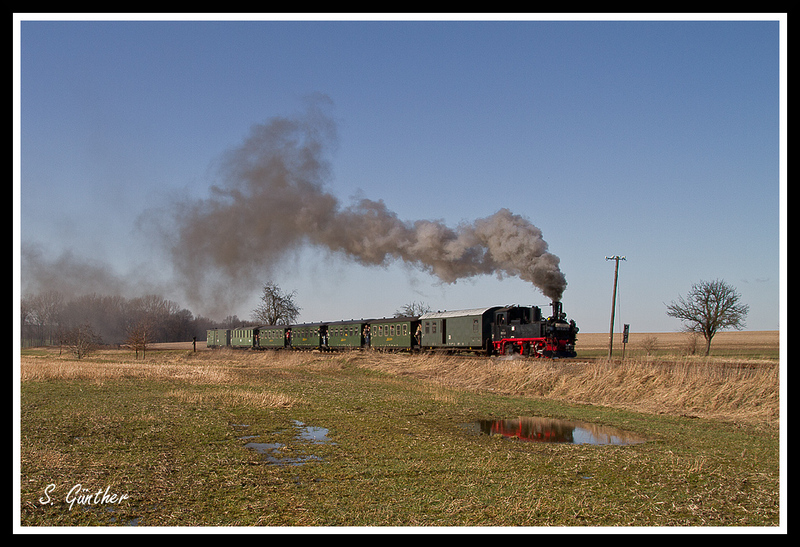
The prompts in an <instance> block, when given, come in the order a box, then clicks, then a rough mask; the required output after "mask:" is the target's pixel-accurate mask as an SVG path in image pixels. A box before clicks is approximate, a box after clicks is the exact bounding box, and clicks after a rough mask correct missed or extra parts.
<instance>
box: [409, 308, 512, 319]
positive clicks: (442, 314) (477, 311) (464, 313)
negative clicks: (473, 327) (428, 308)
mask: <svg viewBox="0 0 800 547" xmlns="http://www.w3.org/2000/svg"><path fill="white" fill-rule="evenodd" d="M497 309H500V306H491V307H489V308H473V309H470V310H454V311H439V312H435V313H426V314H424V315H421V316H420V319H422V320H424V319H447V318H449V317H469V316H473V315H483V314H484V313H486V312H487V311H491V310H497Z"/></svg>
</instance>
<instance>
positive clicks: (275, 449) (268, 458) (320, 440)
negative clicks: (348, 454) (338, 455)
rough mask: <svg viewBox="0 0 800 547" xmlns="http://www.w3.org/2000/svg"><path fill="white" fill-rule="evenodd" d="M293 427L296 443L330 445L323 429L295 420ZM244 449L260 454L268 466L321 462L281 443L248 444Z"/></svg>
mask: <svg viewBox="0 0 800 547" xmlns="http://www.w3.org/2000/svg"><path fill="white" fill-rule="evenodd" d="M294 425H295V429H297V434H296V435H295V439H296V440H298V441H301V442H306V443H311V444H325V443H331V440H330V439H329V438H328V430H327V429H325V428H324V427H313V426H306V425H305V424H304V423H303V422H299V421H297V420H294ZM255 437H257V435H249V436H247V437H239V438H240V439H243V440H244V439H250V438H255ZM331 444H335V443H331ZM244 447H245V448H249V449H251V450H255V451H256V452H257V453H259V454H262V455H263V458H262V459H263V460H264V461H265V462H266V463H268V464H270V465H302V464H304V463H306V462H309V461H321V460H322V458H320V457H319V456H315V455H313V454H311V455H307V454H295V453H294V452H293V451H292V449H291V448H289V447H287V446H286V445H285V444H282V443H254V442H250V443H247V444H245V445H244Z"/></svg>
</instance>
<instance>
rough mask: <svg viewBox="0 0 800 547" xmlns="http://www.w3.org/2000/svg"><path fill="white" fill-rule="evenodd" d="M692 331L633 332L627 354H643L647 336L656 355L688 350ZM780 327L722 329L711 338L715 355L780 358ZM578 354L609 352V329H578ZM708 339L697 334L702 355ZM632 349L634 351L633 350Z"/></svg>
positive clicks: (618, 351) (618, 339)
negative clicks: (596, 331) (593, 331)
mask: <svg viewBox="0 0 800 547" xmlns="http://www.w3.org/2000/svg"><path fill="white" fill-rule="evenodd" d="M691 337H692V335H691V334H689V333H686V332H632V333H631V334H630V335H629V336H628V343H627V344H626V345H625V352H626V355H632V356H633V355H642V354H643V353H645V352H644V349H643V347H644V344H645V341H646V339H648V338H652V339H655V351H654V352H653V354H654V355H664V354H667V353H670V354H674V353H679V354H686V353H688V349H689V347H690V339H691ZM779 344H780V333H779V331H776V330H773V331H730V332H727V331H726V332H720V333H718V334H717V335H716V336H714V338H713V340H712V342H711V355H712V356H714V355H717V356H728V357H731V356H742V357H763V358H772V359H777V358H778V352H779V347H780V345H779ZM576 346H577V348H578V356H579V357H581V356H584V357H589V356H605V355H606V354H607V352H608V333H607V332H606V333H582V332H579V333H578V342H577V344H576ZM622 347H623V344H622V334H620V333H615V334H614V348H613V349H614V356H615V357H618V356H621V355H622ZM704 348H705V341H704V340H703V337H702V336H698V337H697V354H700V355H702V353H703V351H704ZM629 352H630V353H629Z"/></svg>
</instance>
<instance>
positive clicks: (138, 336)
mask: <svg viewBox="0 0 800 547" xmlns="http://www.w3.org/2000/svg"><path fill="white" fill-rule="evenodd" d="M152 339H153V329H152V327H151V323H150V321H148V320H147V318H142V319H141V320H140V321H138V322H137V323H135V324H133V325H131V326H130V327H129V328H128V337H127V338H126V339H125V343H126V344H127V345H128V346H130V347H131V348H132V349H133V351H134V353H135V355H136V357H135V358H136V359H138V358H139V352H140V351H141V352H142V359H144V356H145V352H146V351H147V344H150V343H152Z"/></svg>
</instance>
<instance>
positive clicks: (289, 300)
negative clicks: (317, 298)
mask: <svg viewBox="0 0 800 547" xmlns="http://www.w3.org/2000/svg"><path fill="white" fill-rule="evenodd" d="M296 296H297V291H292V292H290V293H285V292H283V291H282V290H281V288H280V287H278V285H276V284H275V283H273V282H272V281H268V282H267V283H266V284H265V285H264V291H263V293H262V295H261V303H260V304H259V305H258V307H257V308H256V309H254V310H253V320H255V321H259V322H261V323H262V324H265V325H291V324H292V323H295V322H297V318H298V317H300V309H301V308H300V307H298V306H297V304H296V303H295V301H294V299H295V297H296Z"/></svg>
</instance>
